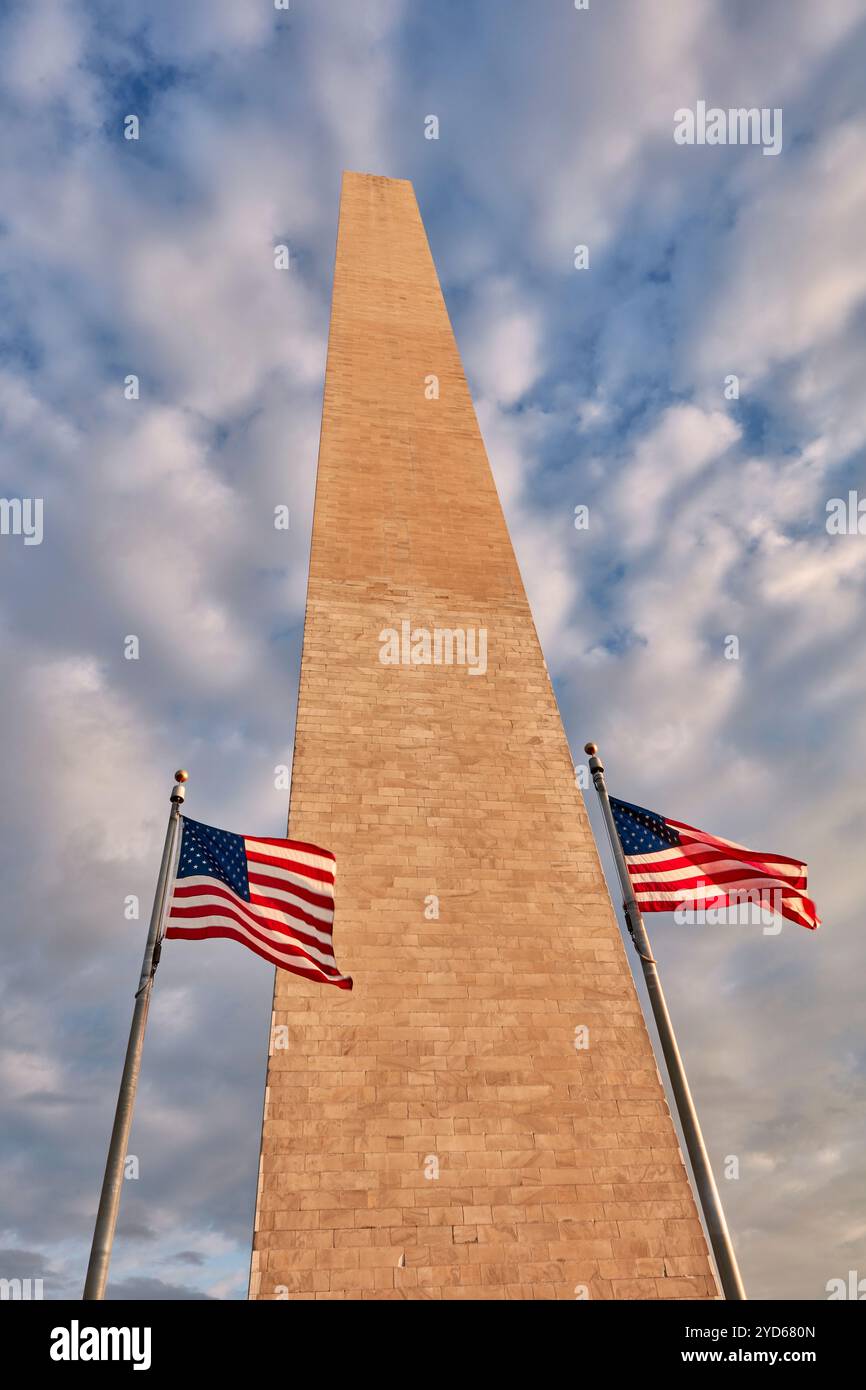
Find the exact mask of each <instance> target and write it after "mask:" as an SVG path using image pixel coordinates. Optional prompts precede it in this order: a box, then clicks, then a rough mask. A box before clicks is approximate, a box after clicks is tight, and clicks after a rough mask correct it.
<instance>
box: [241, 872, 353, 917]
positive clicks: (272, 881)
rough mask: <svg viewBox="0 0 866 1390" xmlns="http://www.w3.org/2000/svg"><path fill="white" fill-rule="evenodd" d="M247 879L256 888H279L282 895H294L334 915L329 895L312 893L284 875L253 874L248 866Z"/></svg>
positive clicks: (332, 901) (309, 889) (331, 899)
mask: <svg viewBox="0 0 866 1390" xmlns="http://www.w3.org/2000/svg"><path fill="white" fill-rule="evenodd" d="M247 878H248V880H249V882H250V884H251V885H252V884H253V883H254V884H255V885H256V887H257V888H281V889H282V890H283V892H284V893H294V895H295V897H296V898H303V900H304V902H305V903H309V904H310V906H311V907H323V908H325V910H326V911H327V912H329V913H330V914H331V916H332V917H333V915H334V899H333V898H332V897H330V895H329V894H327V893H314V892H313V890H312V889H311V888H305V887H304V886H303V885H302V884H300V883H296V882H295V881H294V879H292V878H288V877H287V876H286V875H285V874H283V875H282V876H280V875H279V874H263V873H253V872H252V871H251V869H250V867H249V865H248V866H247Z"/></svg>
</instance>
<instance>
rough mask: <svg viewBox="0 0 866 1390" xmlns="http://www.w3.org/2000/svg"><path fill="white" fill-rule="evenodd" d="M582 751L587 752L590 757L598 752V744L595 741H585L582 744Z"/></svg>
mask: <svg viewBox="0 0 866 1390" xmlns="http://www.w3.org/2000/svg"><path fill="white" fill-rule="evenodd" d="M583 751H584V753H588V754H589V755H590V757H593V756H594V754H596V753H597V752H598V744H597V743H585V744H584V745H583Z"/></svg>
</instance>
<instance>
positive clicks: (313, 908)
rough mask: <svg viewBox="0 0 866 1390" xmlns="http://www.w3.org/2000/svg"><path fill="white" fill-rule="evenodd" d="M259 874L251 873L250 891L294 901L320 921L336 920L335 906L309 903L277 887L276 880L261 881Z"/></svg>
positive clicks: (282, 900) (293, 902)
mask: <svg viewBox="0 0 866 1390" xmlns="http://www.w3.org/2000/svg"><path fill="white" fill-rule="evenodd" d="M258 878H259V875H258V874H250V875H249V883H250V892H251V893H255V894H256V896H257V897H260V898H265V897H267V898H279V899H280V901H281V902H286V903H292V904H293V906H294V907H298V908H300V910H301V911H302V912H306V913H308V914H309V915H310V917H315V918H317V919H318V921H320V922H328V923H331V922H333V920H334V911H333V908H329V907H319V906H318V904H316V903H308V902H307V900H306V898H298V897H295V895H294V894H293V893H287V892H284V891H283V889H282V888H275V887H274V881H273V880H270V879H269V880H268V882H267V883H259V882H257V879H258Z"/></svg>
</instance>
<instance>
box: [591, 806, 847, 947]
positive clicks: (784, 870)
mask: <svg viewBox="0 0 866 1390" xmlns="http://www.w3.org/2000/svg"><path fill="white" fill-rule="evenodd" d="M610 804H611V809H612V811H613V818H614V821H615V822H616V828H617V830H618V832H619V838H620V841H621V843H622V848H623V853H624V854H625V861H626V864H627V865H628V871H629V875H630V877H631V881H632V887H633V888H634V895H635V898H636V900H637V905H638V907H639V908H640V909H641V910H642V911H643V912H673V911H674V909H675V908H678V907H683V906H685V907H691V908H701V907H716V908H717V907H727V906H729V905H735V904H738V903H742V902H748V901H753V902H761V901H763V902H769V903H770V904H771V905H772V906H773V907H774V909H775V910H776V911H778V912H780V913H781V914H782V916H783V917H787V918H789V919H790V921H792V922H798V923H799V924H800V926H801V927H810V928H813V929H814V928H815V927H818V926H820V924H821V919H820V917H819V916H818V912H817V909H816V907H815V904H814V903H813V902H812V900H811V898H807V897H806V865H805V864H803V863H801V862H800V860H799V859H788V858H787V857H786V856H785V855H782V854H760V853H758V851H757V850H751V849H746V848H745V846H744V845H738V844H736V843H735V842H734V841H733V840H722V839H719V837H718V836H716V835H708V834H707V833H706V831H704V830H696V829H695V827H694V826H693V825H684V824H683V822H682V821H678V820H669V819H668V818H667V817H666V816H660V815H657V814H656V812H655V811H647V810H646V809H645V808H644V807H643V806H632V805H631V804H630V803H629V802H628V801H617V800H616V798H615V797H611V798H610ZM746 895H749V896H746Z"/></svg>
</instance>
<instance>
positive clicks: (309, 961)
mask: <svg viewBox="0 0 866 1390" xmlns="http://www.w3.org/2000/svg"><path fill="white" fill-rule="evenodd" d="M182 819H183V834H182V838H181V842H180V855H179V857H178V865H177V874H176V877H175V880H174V889H173V892H172V898H171V906H170V909H169V914H168V921H169V927H168V930H167V931H166V933H165V934H166V936H167V937H172V938H174V939H176V940H181V939H183V940H186V941H200V940H201V939H202V938H203V937H206V936H226V937H230V938H231V939H232V940H233V941H240V942H241V943H242V944H243V945H244V946H248V947H249V948H250V950H251V951H255V952H256V954H257V955H259V956H263V957H264V959H265V960H269V961H271V963H272V964H273V965H277V966H279V967H280V969H281V970H291V971H292V972H293V974H295V975H303V976H304V978H305V979H308V980H319V981H321V982H322V983H323V984H328V985H337V986H338V988H339V989H351V988H352V981H351V979H350V977H349V976H348V975H341V974H340V971H339V970H338V969H337V962H336V960H335V959H334V946H333V941H332V939H331V938H332V933H333V926H334V872H335V870H336V867H337V864H336V860H335V858H334V856H333V854H331V852H330V850H327V849H319V847H318V845H308V844H305V843H304V842H303V841H301V840H271V839H254V838H253V836H251V835H232V834H231V833H230V832H229V831H228V830H216V829H215V828H214V827H213V826H212V825H202V824H201V822H200V821H195V820H189V819H188V818H187V817H186V816H184V817H183V818H182Z"/></svg>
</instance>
